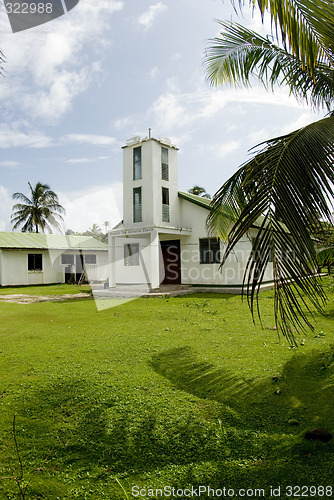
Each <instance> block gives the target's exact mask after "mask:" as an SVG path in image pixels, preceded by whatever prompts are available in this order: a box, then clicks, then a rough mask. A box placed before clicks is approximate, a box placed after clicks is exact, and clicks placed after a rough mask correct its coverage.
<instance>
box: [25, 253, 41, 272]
mask: <svg viewBox="0 0 334 500" xmlns="http://www.w3.org/2000/svg"><path fill="white" fill-rule="evenodd" d="M28 271H43V259H42V254H41V253H29V254H28Z"/></svg>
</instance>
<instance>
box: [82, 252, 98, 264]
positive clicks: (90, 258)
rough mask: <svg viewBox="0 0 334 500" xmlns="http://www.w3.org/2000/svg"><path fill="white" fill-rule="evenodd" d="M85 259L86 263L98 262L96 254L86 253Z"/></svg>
mask: <svg viewBox="0 0 334 500" xmlns="http://www.w3.org/2000/svg"><path fill="white" fill-rule="evenodd" d="M84 261H85V264H96V255H95V254H88V255H84Z"/></svg>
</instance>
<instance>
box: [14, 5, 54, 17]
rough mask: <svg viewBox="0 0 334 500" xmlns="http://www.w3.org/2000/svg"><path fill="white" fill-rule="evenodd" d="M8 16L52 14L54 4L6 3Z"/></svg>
mask: <svg viewBox="0 0 334 500" xmlns="http://www.w3.org/2000/svg"><path fill="white" fill-rule="evenodd" d="M5 7H6V11H7V13H8V14H51V13H52V3H6V4H5Z"/></svg>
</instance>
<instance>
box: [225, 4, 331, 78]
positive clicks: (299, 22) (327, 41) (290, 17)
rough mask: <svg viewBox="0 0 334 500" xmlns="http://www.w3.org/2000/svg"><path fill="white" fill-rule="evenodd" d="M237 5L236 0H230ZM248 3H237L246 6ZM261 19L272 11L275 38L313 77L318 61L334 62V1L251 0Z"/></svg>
mask: <svg viewBox="0 0 334 500" xmlns="http://www.w3.org/2000/svg"><path fill="white" fill-rule="evenodd" d="M231 1H232V4H234V5H235V4H236V1H235V0H231ZM245 3H246V2H245V0H238V4H239V7H240V8H241V7H243V5H244V4H245ZM249 5H251V6H253V7H254V8H258V9H259V10H260V12H261V15H262V19H263V18H264V16H265V13H266V12H269V15H270V17H271V22H272V26H273V29H274V30H275V33H276V38H277V39H278V40H280V41H281V42H282V43H283V46H284V47H285V48H287V49H289V50H290V51H291V53H292V54H294V55H295V56H296V57H297V58H298V59H299V60H300V61H301V63H302V64H303V66H304V67H305V68H307V69H308V71H309V73H310V74H311V75H312V74H313V69H314V68H315V66H316V64H317V62H319V61H327V62H328V61H332V63H333V60H334V57H333V56H334V40H333V28H334V24H333V23H334V21H333V20H334V4H333V2H332V0H317V1H315V0H251V1H249Z"/></svg>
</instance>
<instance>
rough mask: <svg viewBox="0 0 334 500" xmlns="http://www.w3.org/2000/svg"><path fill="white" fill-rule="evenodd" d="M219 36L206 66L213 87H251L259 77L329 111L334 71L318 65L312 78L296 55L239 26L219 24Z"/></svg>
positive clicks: (264, 81)
mask: <svg viewBox="0 0 334 500" xmlns="http://www.w3.org/2000/svg"><path fill="white" fill-rule="evenodd" d="M219 24H220V25H221V26H222V27H223V31H222V32H221V34H220V36H219V37H216V38H215V39H213V40H211V41H210V43H211V45H210V47H209V48H208V49H207V51H206V55H205V58H204V65H205V68H206V74H207V78H208V80H209V81H210V83H211V84H212V85H217V84H220V83H225V82H227V83H230V84H232V85H236V86H238V85H244V86H249V85H251V83H252V80H254V78H256V79H257V80H259V81H260V82H261V83H262V84H263V85H264V86H265V87H266V88H268V87H272V88H273V86H274V85H275V84H280V85H282V84H284V85H288V87H289V88H290V92H291V93H293V94H294V95H295V96H296V97H297V99H299V100H305V101H306V102H308V101H310V102H311V103H312V105H313V106H314V107H316V108H320V107H322V106H326V107H327V109H329V108H330V105H331V103H332V102H333V100H334V70H333V68H332V67H331V66H330V65H329V64H326V63H323V62H319V63H317V65H316V66H315V68H314V71H313V73H312V75H310V73H309V72H308V71H307V70H306V69H305V67H304V65H303V64H302V62H301V61H300V60H298V59H297V58H296V57H295V56H294V55H293V54H291V53H289V52H287V50H285V49H282V48H280V47H279V46H277V45H275V44H274V43H272V42H271V41H270V40H269V39H268V38H264V37H262V36H260V35H258V34H257V33H256V32H254V31H252V30H249V29H247V28H244V27H243V26H241V25H239V24H237V23H233V24H232V23H224V22H219Z"/></svg>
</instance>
